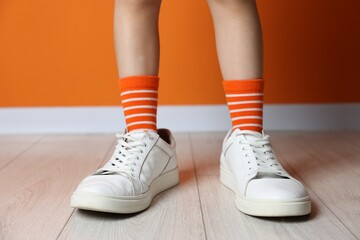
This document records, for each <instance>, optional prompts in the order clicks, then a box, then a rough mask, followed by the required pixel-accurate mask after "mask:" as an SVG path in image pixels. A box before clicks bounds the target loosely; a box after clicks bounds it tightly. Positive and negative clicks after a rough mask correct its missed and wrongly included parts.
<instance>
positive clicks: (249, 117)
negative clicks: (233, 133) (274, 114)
mask: <svg viewBox="0 0 360 240" xmlns="http://www.w3.org/2000/svg"><path fill="white" fill-rule="evenodd" d="M240 119H263V118H262V117H260V116H241V117H234V118H232V119H231V121H235V120H240Z"/></svg>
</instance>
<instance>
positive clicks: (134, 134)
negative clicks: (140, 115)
mask: <svg viewBox="0 0 360 240" xmlns="http://www.w3.org/2000/svg"><path fill="white" fill-rule="evenodd" d="M148 132H151V131H148ZM130 133H131V137H133V138H135V139H137V140H142V139H143V138H144V137H145V136H146V134H145V131H143V130H134V131H131V132H130Z"/></svg>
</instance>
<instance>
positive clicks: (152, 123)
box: [126, 121, 156, 127]
mask: <svg viewBox="0 0 360 240" xmlns="http://www.w3.org/2000/svg"><path fill="white" fill-rule="evenodd" d="M139 124H151V125H156V123H155V122H153V121H138V122H132V123H129V124H126V126H128V127H130V126H134V125H139Z"/></svg>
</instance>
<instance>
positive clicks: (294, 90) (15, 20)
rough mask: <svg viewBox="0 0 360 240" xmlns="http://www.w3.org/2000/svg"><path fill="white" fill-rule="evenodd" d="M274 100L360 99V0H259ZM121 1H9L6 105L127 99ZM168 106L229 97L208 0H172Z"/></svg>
mask: <svg viewBox="0 0 360 240" xmlns="http://www.w3.org/2000/svg"><path fill="white" fill-rule="evenodd" d="M258 5H259V11H260V17H261V21H262V24H263V32H264V46H265V71H264V72H265V103H332V102H359V101H360V94H359V89H360V81H359V80H360V79H359V77H358V69H359V67H360V61H359V56H360V47H359V43H360V31H359V29H360V24H359V16H360V14H359V12H360V1H358V0H343V1H330V0H316V1H314V0H293V1H289V0H276V1H268V0H259V1H258ZM112 18H113V1H98V0H90V1H89V0H88V1H81V0H80V1H70V0H63V1H48V0H35V1H28V0H16V1H13V0H2V1H0V106H91V105H118V104H119V102H120V101H119V97H118V91H117V84H116V81H115V79H116V77H117V70H116V63H115V55H114V47H113V34H112V28H113V22H112ZM160 32H161V33H160V34H161V40H160V41H161V44H162V45H161V62H160V73H159V76H160V78H161V87H160V100H159V101H160V104H219V103H224V102H225V99H224V96H223V92H222V85H221V74H220V68H219V66H218V61H217V58H216V50H215V39H214V32H213V26H212V20H211V16H210V13H209V10H208V7H207V4H206V1H204V0H199V1H194V0H181V1H170V0H163V3H162V9H161V16H160Z"/></svg>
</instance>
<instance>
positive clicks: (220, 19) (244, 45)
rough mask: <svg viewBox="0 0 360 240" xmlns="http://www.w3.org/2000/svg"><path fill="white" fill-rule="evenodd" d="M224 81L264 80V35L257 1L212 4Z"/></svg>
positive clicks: (212, 1) (223, 0)
mask: <svg viewBox="0 0 360 240" xmlns="http://www.w3.org/2000/svg"><path fill="white" fill-rule="evenodd" d="M208 4H209V8H210V11H211V14H212V17H213V22H214V28H215V35H216V47H217V54H218V58H219V62H220V67H221V72H222V76H223V79H224V80H227V79H251V78H262V74H263V73H262V61H263V60H262V34H261V27H260V21H259V17H258V12H257V8H256V3H255V0H208Z"/></svg>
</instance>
